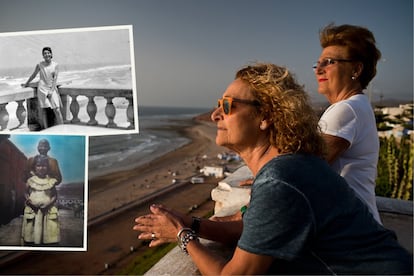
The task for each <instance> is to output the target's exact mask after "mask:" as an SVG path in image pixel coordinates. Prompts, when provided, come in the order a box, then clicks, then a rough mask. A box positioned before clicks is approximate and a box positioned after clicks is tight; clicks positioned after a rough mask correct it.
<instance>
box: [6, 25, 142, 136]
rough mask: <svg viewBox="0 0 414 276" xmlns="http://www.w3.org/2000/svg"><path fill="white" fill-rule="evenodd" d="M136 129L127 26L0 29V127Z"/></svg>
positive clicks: (79, 131) (78, 131)
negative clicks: (12, 30) (20, 30)
mask: <svg viewBox="0 0 414 276" xmlns="http://www.w3.org/2000/svg"><path fill="white" fill-rule="evenodd" d="M34 131H36V132H37V131H38V132H43V133H48V134H70V135H88V136H95V135H99V136H100V135H112V134H128V133H138V132H139V129H138V106H137V90H136V77H135V57H134V43H133V30H132V25H122V26H107V27H93V28H70V29H55V30H38V31H26V32H12V33H0V133H6V134H8V133H16V132H17V133H32V132H34Z"/></svg>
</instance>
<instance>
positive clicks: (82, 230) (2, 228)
mask: <svg viewBox="0 0 414 276" xmlns="http://www.w3.org/2000/svg"><path fill="white" fill-rule="evenodd" d="M0 152H1V154H0V176H1V177H0V206H1V209H2V210H3V211H2V212H1V213H0V250H31V251H33V250H48V251H86V250H87V213H88V210H87V208H88V202H87V198H88V177H87V168H88V165H87V164H88V162H87V161H88V159H87V156H88V140H87V137H86V136H76V135H47V134H45V135H41V134H0Z"/></svg>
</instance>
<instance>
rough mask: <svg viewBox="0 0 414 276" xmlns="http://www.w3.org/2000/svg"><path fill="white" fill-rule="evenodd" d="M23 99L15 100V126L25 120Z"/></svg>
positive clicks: (25, 113)
mask: <svg viewBox="0 0 414 276" xmlns="http://www.w3.org/2000/svg"><path fill="white" fill-rule="evenodd" d="M24 101H25V100H19V101H17V109H16V116H17V119H19V125H18V126H17V127H20V126H21V125H23V123H24V121H25V120H26V116H27V112H26V108H24V106H23V103H24Z"/></svg>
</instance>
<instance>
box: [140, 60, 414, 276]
mask: <svg viewBox="0 0 414 276" xmlns="http://www.w3.org/2000/svg"><path fill="white" fill-rule="evenodd" d="M218 103H219V104H218V107H217V108H216V109H215V110H214V112H213V113H212V115H211V118H212V120H213V121H215V122H216V123H217V136H216V143H217V144H218V145H220V146H225V147H227V148H229V149H230V150H233V151H235V152H237V153H238V154H239V155H240V156H241V157H242V158H243V160H244V162H245V163H246V165H247V166H248V167H249V169H250V170H251V171H252V173H253V175H254V176H255V179H254V182H253V185H252V191H251V198H250V202H249V207H248V208H247V210H246V211H245V212H244V215H243V219H242V220H241V221H227V222H218V221H212V220H209V219H201V218H191V217H189V216H186V215H184V214H181V213H179V212H177V211H174V210H171V209H169V208H167V207H165V206H162V205H156V204H153V205H151V206H150V213H149V214H147V215H143V216H139V217H137V218H135V220H134V221H135V225H134V226H133V230H135V231H139V232H140V234H139V235H138V239H141V240H150V243H149V246H150V247H153V246H158V245H161V244H164V243H169V242H175V241H177V242H178V245H179V246H180V248H181V249H182V250H183V251H184V252H185V253H188V254H189V255H190V257H191V258H192V260H193V261H194V263H195V264H196V266H197V267H198V269H199V271H200V272H201V273H202V274H214V275H220V274H238V275H245V274H390V275H391V274H412V272H413V270H412V269H413V268H412V256H410V254H409V253H408V252H407V251H406V250H405V249H403V248H402V247H401V246H400V245H399V244H398V242H397V240H396V236H395V234H394V233H393V232H391V231H389V230H387V229H385V228H384V227H383V226H382V225H380V224H379V223H378V222H377V221H376V220H375V219H374V218H373V217H372V215H371V214H370V212H369V210H368V208H367V207H366V205H365V204H364V203H363V202H362V201H361V200H360V199H359V198H358V197H356V196H355V193H354V192H353V190H352V189H351V188H350V187H349V185H348V184H347V183H346V181H345V179H344V178H343V177H341V176H340V175H338V174H337V173H336V172H334V171H333V170H332V169H331V168H330V166H329V164H328V163H327V162H326V161H325V160H324V159H323V157H324V155H325V144H324V140H323V138H322V135H321V133H320V131H319V128H318V118H317V116H316V114H315V113H314V111H313V109H312V107H311V105H310V103H309V101H308V98H307V94H306V93H305V91H304V90H303V87H302V86H300V85H298V84H297V82H296V80H295V79H294V77H293V76H292V75H291V73H290V72H289V71H288V70H287V69H286V68H284V67H281V66H277V65H274V64H266V63H265V64H260V63H258V64H253V65H248V66H246V67H244V68H242V69H240V70H239V71H238V72H237V73H236V77H235V80H234V81H233V82H232V83H231V84H230V85H229V86H228V87H227V89H226V90H225V92H224V94H223V97H222V98H221V99H219V101H218ZM198 237H202V238H206V239H209V240H213V241H217V242H222V243H225V244H228V245H233V246H236V247H235V250H234V253H233V254H232V256H231V257H230V259H229V260H226V259H223V258H221V257H219V256H218V255H216V254H215V253H213V252H212V251H209V249H208V248H206V247H205V246H204V245H203V244H202V243H201V242H200V241H199V238H198ZM350 252H351V253H350Z"/></svg>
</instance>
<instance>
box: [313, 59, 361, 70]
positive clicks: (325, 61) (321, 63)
mask: <svg viewBox="0 0 414 276" xmlns="http://www.w3.org/2000/svg"><path fill="white" fill-rule="evenodd" d="M337 62H353V60H352V59H341V58H326V59H323V60H322V61H318V62H315V64H314V65H313V66H312V68H313V71H314V72H315V71H316V69H318V67H319V68H321V69H323V68H325V67H326V66H328V65H331V64H335V63H337Z"/></svg>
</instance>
